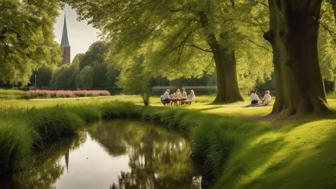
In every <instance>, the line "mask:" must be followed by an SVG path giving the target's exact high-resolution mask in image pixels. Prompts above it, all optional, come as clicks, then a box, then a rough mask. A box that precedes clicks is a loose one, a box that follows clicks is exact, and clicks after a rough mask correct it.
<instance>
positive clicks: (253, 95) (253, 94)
mask: <svg viewBox="0 0 336 189" xmlns="http://www.w3.org/2000/svg"><path fill="white" fill-rule="evenodd" d="M259 101H260V99H259V96H258V94H257V92H256V91H252V92H251V105H258V103H259Z"/></svg>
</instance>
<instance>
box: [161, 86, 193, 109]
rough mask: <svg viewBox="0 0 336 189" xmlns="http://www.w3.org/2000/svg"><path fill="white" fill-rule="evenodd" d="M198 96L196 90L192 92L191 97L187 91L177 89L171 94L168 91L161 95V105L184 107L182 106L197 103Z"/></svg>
mask: <svg viewBox="0 0 336 189" xmlns="http://www.w3.org/2000/svg"><path fill="white" fill-rule="evenodd" d="M195 100H196V95H195V92H194V90H190V93H189V95H188V94H187V92H186V90H185V89H182V93H181V90H180V89H177V90H176V91H175V92H174V93H172V94H170V90H169V89H167V90H166V92H165V93H164V94H163V95H161V103H162V104H163V105H169V104H170V105H182V104H191V103H193V102H195Z"/></svg>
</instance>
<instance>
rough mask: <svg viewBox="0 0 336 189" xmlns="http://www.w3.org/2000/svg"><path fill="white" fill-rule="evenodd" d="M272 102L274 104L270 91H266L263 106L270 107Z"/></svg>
mask: <svg viewBox="0 0 336 189" xmlns="http://www.w3.org/2000/svg"><path fill="white" fill-rule="evenodd" d="M271 102H272V96H271V92H270V91H269V90H266V91H265V95H264V98H263V103H262V104H263V105H265V106H268V105H269V104H270V103H271Z"/></svg>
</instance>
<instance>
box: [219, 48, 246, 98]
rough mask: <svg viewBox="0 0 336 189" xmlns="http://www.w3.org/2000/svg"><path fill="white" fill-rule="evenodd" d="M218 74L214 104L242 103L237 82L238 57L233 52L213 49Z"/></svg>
mask: <svg viewBox="0 0 336 189" xmlns="http://www.w3.org/2000/svg"><path fill="white" fill-rule="evenodd" d="M213 51H214V60H215V63H216V73H217V96H216V98H215V101H214V103H215V104H220V103H230V102H236V101H242V100H243V98H242V96H241V95H240V92H239V88H238V81H237V70H236V57H235V53H234V51H233V50H229V49H221V48H219V49H213Z"/></svg>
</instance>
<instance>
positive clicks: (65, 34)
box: [61, 15, 70, 47]
mask: <svg viewBox="0 0 336 189" xmlns="http://www.w3.org/2000/svg"><path fill="white" fill-rule="evenodd" d="M61 45H63V47H70V44H69V39H68V27H67V23H66V15H64V24H63V34H62V41H61Z"/></svg>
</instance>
